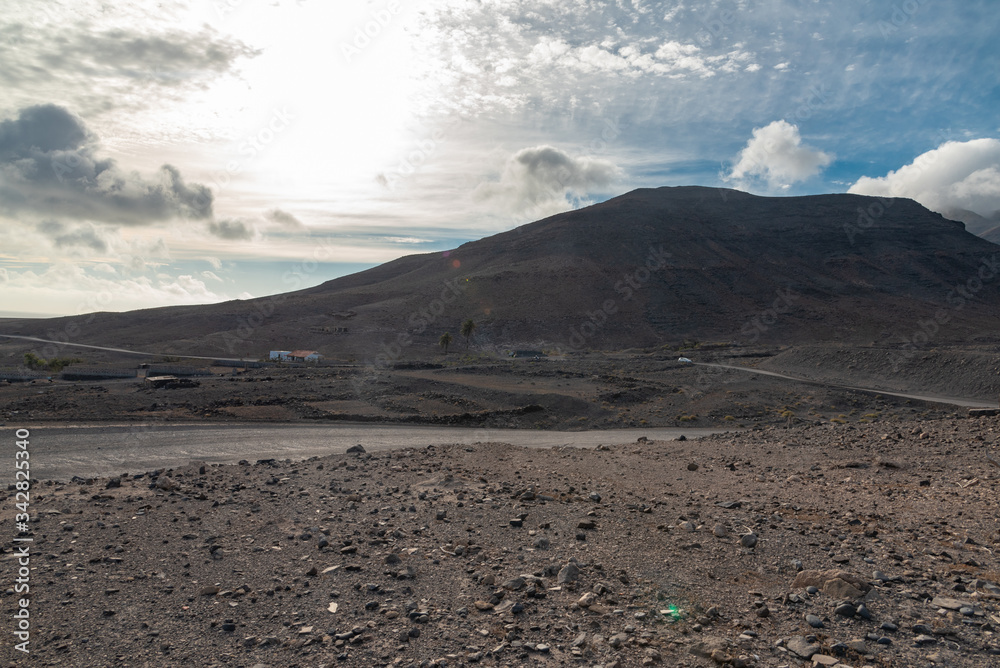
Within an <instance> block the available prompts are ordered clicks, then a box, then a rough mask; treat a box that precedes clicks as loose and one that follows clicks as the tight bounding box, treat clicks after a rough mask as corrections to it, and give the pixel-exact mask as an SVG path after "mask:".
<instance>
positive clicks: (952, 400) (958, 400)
mask: <svg viewBox="0 0 1000 668" xmlns="http://www.w3.org/2000/svg"><path fill="white" fill-rule="evenodd" d="M692 364H694V365H695V366H707V367H714V368H716V369H735V370H736V371H746V372H748V373H756V374H760V375H762V376H773V377H775V378H784V379H785V380H794V381H795V382H797V383H809V384H811V385H822V386H823V387H836V388H840V389H843V390H858V391H860V392H878V393H879V394H888V395H891V396H894V397H903V398H904V399H917V400H919V401H931V402H934V403H939V404H950V405H952V406H963V407H965V408H996V407H997V405H996V403H995V402H990V401H983V400H982V399H965V398H962V397H942V396H936V395H932V394H904V393H902V392H891V391H889V390H882V389H878V388H874V387H858V386H856V385H840V384H838V383H825V382H823V381H819V380H809V379H807V378H798V377H796V376H789V375H786V374H783V373H777V372H775V371H764V370H762V369H751V368H749V367H745V366H736V365H733V364H713V363H710V362H692Z"/></svg>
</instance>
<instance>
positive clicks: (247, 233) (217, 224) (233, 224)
mask: <svg viewBox="0 0 1000 668" xmlns="http://www.w3.org/2000/svg"><path fill="white" fill-rule="evenodd" d="M208 231H209V232H211V233H212V234H214V235H215V236H217V237H219V238H220V239H227V240H229V241H250V240H251V239H253V238H254V235H255V231H254V229H253V226H251V225H248V224H247V223H246V222H244V221H242V220H238V219H234V218H228V219H223V220H213V221H211V222H209V223H208Z"/></svg>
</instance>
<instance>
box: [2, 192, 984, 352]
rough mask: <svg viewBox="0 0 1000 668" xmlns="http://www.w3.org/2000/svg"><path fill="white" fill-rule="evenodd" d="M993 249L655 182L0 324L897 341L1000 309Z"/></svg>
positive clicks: (914, 207)
mask: <svg viewBox="0 0 1000 668" xmlns="http://www.w3.org/2000/svg"><path fill="white" fill-rule="evenodd" d="M998 252H1000V247H998V246H996V245H994V244H992V243H990V242H988V241H986V240H985V239H982V238H979V237H977V236H975V235H973V234H971V233H969V232H967V231H966V230H965V229H964V227H963V225H962V224H961V223H958V222H954V221H951V220H947V219H945V218H944V217H942V216H941V215H939V214H937V213H933V212H931V211H928V210H927V209H925V208H924V207H922V206H920V205H919V204H917V203H916V202H914V201H912V200H908V199H900V198H892V199H880V198H873V197H865V196H860V195H847V194H834V195H816V196H808V197H758V196H754V195H749V194H747V193H743V192H739V191H735V190H726V189H717V188H703V187H676V188H666V187H665V188H656V189H641V190H636V191H633V192H630V193H627V194H625V195H622V196H620V197H616V198H614V199H611V200H608V201H606V202H604V203H601V204H597V205H594V206H590V207H587V208H584V209H580V210H577V211H571V212H567V213H563V214H559V215H556V216H552V217H549V218H546V219H544V220H540V221H537V222H534V223H530V224H527V225H523V226H521V227H518V228H516V229H514V230H511V231H509V232H504V233H501V234H497V235H494V236H491V237H487V238H484V239H480V240H478V241H473V242H470V243H467V244H464V245H462V246H460V247H459V248H456V249H454V250H452V251H449V252H445V253H440V252H439V253H428V254H422V255H411V256H407V257H403V258H400V259H398V260H395V261H393V262H388V263H386V264H384V265H380V266H378V267H375V268H372V269H369V270H367V271H363V272H359V273H357V274H352V275H350V276H345V277H342V278H338V279H335V280H332V281H329V282H327V283H324V284H322V285H320V286H317V287H314V288H310V289H307V290H301V291H298V292H293V293H288V294H285V295H281V296H277V297H266V298H261V299H254V300H245V301H231V302H226V303H222V304H216V305H208V306H187V307H170V308H158V309H147V310H141V311H133V312H130V313H123V314H108V313H103V314H97V315H92V316H79V317H75V318H60V319H54V320H42V321H28V320H21V321H8V322H5V323H2V324H0V332H3V333H17V334H28V335H35V336H44V335H45V334H46V333H47V332H51V331H56V332H60V331H69V330H70V329H72V330H73V331H74V334H72V336H71V338H72V339H73V340H74V341H77V342H82V343H97V344H101V345H113V346H122V347H128V348H135V349H155V350H158V351H165V352H174V353H187V354H199V355H219V356H239V355H243V354H244V353H250V354H251V355H254V356H263V355H266V353H267V351H268V350H272V349H292V348H296V349H301V348H310V349H316V350H319V351H320V352H322V353H324V354H325V355H326V356H327V357H328V358H329V357H333V358H336V357H344V356H347V355H355V356H358V357H360V358H372V357H374V356H375V355H376V354H379V353H381V354H383V355H387V356H388V357H389V358H391V359H403V358H408V357H414V356H420V355H426V354H429V353H433V352H435V351H436V343H437V339H438V337H439V336H440V334H441V333H442V332H444V331H446V330H448V331H450V332H451V333H452V334H453V336H454V337H455V341H454V342H453V344H452V350H461V349H463V348H464V346H465V343H464V341H463V340H462V338H461V336H460V335H459V326H460V324H461V322H462V321H463V320H465V319H467V318H472V319H473V320H474V321H475V322H476V323H477V325H478V326H477V329H476V333H475V339H474V340H475V342H476V345H478V346H491V347H494V348H496V349H501V348H504V347H509V348H515V347H517V348H534V349H545V350H556V349H563V350H572V349H582V348H602V349H622V348H630V347H647V346H655V345H663V344H670V343H676V342H679V341H682V340H684V339H691V338H696V339H700V340H708V341H718V342H735V343H741V344H749V343H755V342H758V341H761V342H763V341H767V342H780V343H801V342H807V341H843V342H849V341H852V342H870V341H875V340H878V341H893V342H898V341H899V340H900V339H902V338H904V337H911V336H913V335H914V334H915V333H917V332H919V331H921V327H922V325H921V322H924V324H927V322H926V319H927V318H933V317H934V316H935V314H937V315H938V317H939V319H940V320H942V324H939V326H938V329H936V330H935V331H934V333H933V336H934V337H936V340H940V341H947V340H969V339H971V338H974V337H977V336H983V335H990V334H992V332H993V330H994V329H995V327H996V323H997V322H998V320H997V318H998V316H1000V300H998V299H997V296H998V286H1000V275H998V276H995V277H994V276H993V271H992V270H990V271H989V272H986V270H984V269H982V268H983V267H985V266H992V264H991V263H992V258H993V257H994V254H995V253H998ZM998 259H1000V256H998ZM984 260H985V261H986V262H987V264H986V265H984V264H983V263H984ZM981 270H982V271H983V272H984V273H983V274H982V275H983V276H985V275H986V273H989V276H988V277H987V278H986V279H985V280H981V279H980V278H979V276H980V271H981ZM997 270H998V271H1000V268H997ZM959 289H961V290H964V291H965V294H964V296H962V294H961V293H960V292H958V290H959ZM74 328H75V329H74ZM927 328H928V329H929V328H930V325H929V324H928V325H927ZM383 359H384V358H383Z"/></svg>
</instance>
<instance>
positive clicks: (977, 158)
mask: <svg viewBox="0 0 1000 668" xmlns="http://www.w3.org/2000/svg"><path fill="white" fill-rule="evenodd" d="M848 192H850V193H856V194H859V195H876V196H882V197H886V196H888V197H909V198H911V199H914V200H916V201H918V202H920V203H921V204H923V205H924V206H926V207H927V208H928V209H931V210H932V211H937V212H939V213H946V212H950V211H954V210H957V209H966V210H969V211H974V212H975V213H978V214H979V215H981V216H990V215H992V214H994V213H996V212H997V211H1000V140H998V139H992V138H987V139H973V140H972V141H967V142H957V141H949V142H945V143H944V144H942V145H940V146H938V147H937V148H935V149H932V150H930V151H927V152H926V153H923V154H921V155H919V156H917V158H916V159H915V160H914V161H913V162H911V163H910V164H908V165H903V166H902V167H900V168H899V169H897V170H895V171H890V172H889V173H888V174H886V175H885V176H879V177H875V178H872V177H868V176H862V177H861V178H860V179H858V180H857V182H856V183H854V185H852V186H851V187H850V189H848Z"/></svg>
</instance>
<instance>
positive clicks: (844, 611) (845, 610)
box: [833, 603, 858, 617]
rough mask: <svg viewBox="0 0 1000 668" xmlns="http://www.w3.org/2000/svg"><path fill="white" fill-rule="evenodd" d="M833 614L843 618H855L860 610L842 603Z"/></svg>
mask: <svg viewBox="0 0 1000 668" xmlns="http://www.w3.org/2000/svg"><path fill="white" fill-rule="evenodd" d="M833 614H835V615H840V616H841V617H853V616H854V615H856V614H858V610H857V608H855V607H854V606H853V605H851V604H850V603H841V604H840V605H838V606H837V607H836V608H834V610H833Z"/></svg>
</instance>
